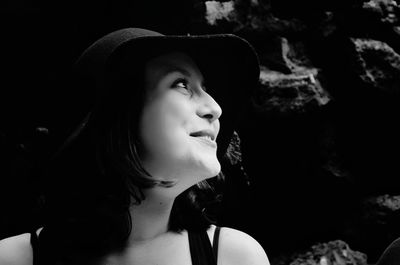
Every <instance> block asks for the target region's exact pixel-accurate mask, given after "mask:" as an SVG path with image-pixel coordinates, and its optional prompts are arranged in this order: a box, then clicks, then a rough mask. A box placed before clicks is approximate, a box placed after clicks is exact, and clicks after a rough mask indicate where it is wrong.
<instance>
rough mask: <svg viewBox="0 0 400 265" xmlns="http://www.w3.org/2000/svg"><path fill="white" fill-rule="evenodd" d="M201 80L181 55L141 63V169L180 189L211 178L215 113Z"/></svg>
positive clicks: (214, 171) (214, 157) (214, 158)
mask: <svg viewBox="0 0 400 265" xmlns="http://www.w3.org/2000/svg"><path fill="white" fill-rule="evenodd" d="M204 82H205V80H204V77H203V75H202V73H201V72H200V70H199V69H198V67H197V65H196V64H195V62H194V61H193V60H192V59H191V58H190V57H189V56H188V55H186V54H185V53H181V52H172V53H167V54H164V55H161V56H158V57H156V58H153V59H151V60H150V61H148V62H147V64H146V67H145V88H146V95H145V104H144V109H143V114H142V117H141V121H140V124H139V125H140V127H139V128H140V137H141V141H142V144H143V147H144V148H143V149H144V150H142V153H141V159H142V162H143V166H144V168H145V169H146V170H147V171H148V172H149V173H150V174H151V175H152V176H155V177H157V178H162V179H164V180H173V181H176V182H177V185H178V186H180V187H182V188H183V189H185V188H188V187H190V186H192V185H194V184H196V183H197V182H199V181H201V180H204V179H206V178H210V177H213V176H216V175H217V174H218V173H219V172H220V170H221V166H220V163H219V161H218V159H217V144H216V141H215V140H216V137H217V134H218V132H219V120H218V118H219V117H220V116H221V113H222V111H221V108H220V106H219V105H218V104H217V103H216V102H215V100H214V99H213V98H212V97H211V96H210V95H209V94H208V93H207V92H206V87H205V86H204Z"/></svg>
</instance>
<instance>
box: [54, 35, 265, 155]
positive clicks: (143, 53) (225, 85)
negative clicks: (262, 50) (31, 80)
mask: <svg viewBox="0 0 400 265" xmlns="http://www.w3.org/2000/svg"><path fill="white" fill-rule="evenodd" d="M172 51H184V52H186V53H188V54H189V55H190V56H191V57H193V58H194V61H195V62H196V64H197V65H198V66H199V69H200V70H201V71H202V73H203V75H204V76H205V78H206V82H207V84H209V85H208V87H207V91H208V93H210V94H211V96H212V97H213V98H214V99H215V100H216V102H217V103H218V104H219V105H220V106H221V108H222V115H221V117H220V123H221V129H220V132H219V135H218V137H217V143H218V156H219V158H220V159H221V158H222V157H223V155H224V154H225V152H226V149H227V147H228V145H229V142H230V139H231V137H232V134H233V130H234V127H235V124H236V122H237V121H238V118H239V117H240V114H241V112H242V111H243V107H244V104H245V103H246V102H248V100H249V98H250V95H251V94H252V91H253V90H254V88H255V87H256V85H257V82H258V79H259V72H260V70H259V62H258V57H257V54H256V52H255V51H254V48H253V47H252V46H251V45H250V44H249V43H248V42H247V41H246V40H244V39H243V38H240V37H238V36H236V35H232V34H212V35H189V34H188V35H163V34H160V33H158V32H154V31H150V30H146V29H140V28H125V29H120V30H117V31H114V32H112V33H109V34H107V35H105V36H103V37H102V38H100V39H99V40H97V41H96V42H94V43H93V44H92V45H91V46H89V47H88V48H87V49H86V50H85V51H84V52H83V53H82V55H81V56H80V57H79V59H78V60H77V62H76V65H75V68H76V69H75V70H76V72H77V73H78V74H79V76H80V77H82V76H83V77H84V78H85V79H86V80H90V82H92V83H93V84H92V85H93V86H94V87H95V89H96V94H97V101H96V102H97V104H99V103H100V104H102V103H104V102H105V101H107V100H108V98H109V95H110V93H111V94H112V93H116V92H115V91H107V90H109V88H107V86H104V84H105V80H106V78H107V76H108V75H109V73H110V69H111V68H112V67H114V66H115V65H116V64H118V63H119V62H120V61H121V60H124V58H127V57H128V56H125V55H127V54H129V58H133V60H134V62H130V63H131V64H134V63H135V61H136V60H135V58H138V60H137V62H138V63H142V62H143V58H151V57H152V56H154V55H157V54H161V53H162V52H172ZM139 57H140V58H142V59H139ZM96 111H97V110H96V107H94V108H93V109H92V110H91V111H90V113H89V115H87V117H86V118H85V119H84V120H83V121H82V122H81V123H80V125H79V126H78V128H77V130H76V131H75V132H74V133H73V134H72V135H71V136H70V137H69V138H68V139H67V141H66V142H65V144H64V145H63V148H62V149H64V147H66V146H69V145H70V144H71V143H72V142H74V139H75V138H77V136H79V135H80V134H82V131H84V130H85V128H88V127H90V126H92V125H91V123H92V121H91V120H92V119H93V118H92V117H93V116H94V115H96ZM100 119H101V118H100Z"/></svg>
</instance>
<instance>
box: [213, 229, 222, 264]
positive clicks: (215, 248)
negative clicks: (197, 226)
mask: <svg viewBox="0 0 400 265" xmlns="http://www.w3.org/2000/svg"><path fill="white" fill-rule="evenodd" d="M220 231H221V227H219V226H217V227H216V228H215V230H214V237H213V244H212V249H213V253H214V258H215V264H217V263H218V242H219V233H220Z"/></svg>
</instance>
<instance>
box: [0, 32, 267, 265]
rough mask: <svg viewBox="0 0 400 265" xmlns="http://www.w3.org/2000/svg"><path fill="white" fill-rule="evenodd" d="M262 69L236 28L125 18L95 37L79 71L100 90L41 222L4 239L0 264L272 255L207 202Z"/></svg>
mask: <svg viewBox="0 0 400 265" xmlns="http://www.w3.org/2000/svg"><path fill="white" fill-rule="evenodd" d="M258 76H259V68H258V60H257V56H256V54H255V52H254V50H253V49H252V47H251V46H250V45H249V43H248V42H246V41H245V40H243V39H241V38H239V37H237V36H234V35H229V34H219V35H200V36H189V35H188V36H165V35H162V34H160V33H157V32H154V31H149V30H145V29H137V28H128V29H122V30H118V31H115V32H112V33H110V34H108V35H106V36H104V37H102V38H101V39H99V40H98V41H96V42H95V43H94V44H93V45H91V46H90V47H89V48H88V49H87V50H86V51H85V52H84V53H83V54H82V56H81V57H80V58H79V59H78V61H77V64H76V67H75V71H74V75H73V79H72V80H73V82H72V84H73V87H74V88H78V90H77V91H80V92H79V93H82V95H83V94H86V95H92V96H94V95H95V97H94V98H96V100H95V101H94V103H93V105H92V106H91V108H90V111H89V114H88V115H87V116H86V117H85V118H84V119H83V122H82V123H81V124H79V126H78V128H77V129H76V131H74V132H73V133H72V135H71V137H69V139H67V141H66V143H65V144H64V145H63V147H62V148H61V150H60V152H58V153H57V154H56V156H55V159H54V160H53V161H51V163H50V166H49V167H47V168H46V170H45V171H44V173H43V175H45V176H46V178H45V183H46V185H45V186H46V193H45V194H46V208H45V210H46V213H47V214H46V218H45V222H44V224H43V227H41V228H39V229H38V230H36V231H34V232H32V233H26V234H22V235H17V236H14V237H11V238H7V239H4V240H3V241H1V242H0V264H1V265H11V264H13V265H14V264H18V265H25V264H27V265H28V264H29V265H32V264H33V265H37V264H101V265H112V264H118V265H125V264H126V265H128V264H135V265H144V264H145V265H150V264H165V265H168V264H171V265H183V264H185V265H187V264H193V265H196V264H199V265H200V264H203V265H206V264H210V265H211V264H227V265H229V264H240V265H244V264H254V265H258V264H260V265H265V264H269V261H268V258H267V256H266V254H265V252H264V250H263V248H262V247H261V246H260V244H259V243H258V242H257V241H256V240H255V239H253V238H252V237H251V236H249V235H247V234H246V233H244V232H241V231H238V230H235V229H232V228H227V227H217V226H215V225H214V224H212V221H211V220H210V215H209V213H208V212H207V209H208V206H209V205H210V204H212V203H213V202H214V201H215V198H213V197H212V196H210V195H213V190H212V185H211V184H210V183H212V182H216V181H218V179H219V178H220V174H219V173H220V171H221V165H220V161H219V160H220V159H223V154H224V153H225V151H226V148H227V146H228V144H229V140H230V137H231V135H232V133H233V128H234V125H235V121H236V120H237V118H238V115H239V114H240V112H241V110H242V106H243V103H244V102H246V100H248V99H249V95H250V94H251V92H252V89H253V88H254V87H255V86H256V84H257V81H258ZM71 104H73V103H71ZM222 113H223V114H222ZM217 175H218V176H219V177H218V176H217ZM215 176H217V177H216V178H215ZM228 177H229V176H228Z"/></svg>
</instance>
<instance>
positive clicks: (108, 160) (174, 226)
mask: <svg viewBox="0 0 400 265" xmlns="http://www.w3.org/2000/svg"><path fill="white" fill-rule="evenodd" d="M153 56H154V53H153ZM117 58H118V57H117ZM121 58H122V57H120V58H119V59H118V60H116V61H114V62H113V61H111V62H110V63H109V65H108V68H107V75H106V76H105V81H104V84H103V85H104V87H101V88H100V89H99V87H98V85H96V86H94V87H93V82H92V80H90V79H87V76H82V75H80V74H77V73H75V75H74V76H75V80H76V82H75V83H76V84H75V85H77V86H78V87H79V88H80V89H83V90H88V89H90V87H91V88H92V89H95V90H97V91H98V90H100V91H101V92H100V95H99V96H98V98H100V99H102V100H98V101H97V102H96V103H95V105H94V108H93V111H92V112H91V113H90V114H89V115H88V116H87V121H86V123H85V122H84V123H82V124H81V125H80V127H79V128H78V132H77V133H74V134H73V136H72V138H71V139H69V140H68V144H67V145H66V146H65V147H63V150H62V151H61V152H60V153H59V154H58V155H57V156H56V158H55V159H54V160H53V161H52V162H51V164H50V166H49V167H48V168H47V169H46V171H45V174H44V175H45V176H46V178H45V181H46V183H47V184H46V186H47V190H46V193H45V194H46V196H45V197H46V206H45V212H46V218H45V223H44V229H43V231H42V232H41V235H40V242H41V248H42V250H43V252H44V253H45V255H46V256H48V258H49V259H57V260H69V259H80V260H82V259H84V258H87V259H93V258H96V257H101V256H102V255H104V254H107V253H109V252H110V251H118V250H119V249H122V248H123V247H124V244H125V242H126V239H127V238H128V236H129V234H130V233H131V227H132V221H134V219H135V216H134V215H133V216H131V215H130V213H129V207H130V206H131V205H132V203H140V202H141V201H142V200H143V199H145V198H144V196H143V193H142V192H141V191H142V189H144V188H151V187H154V186H156V185H161V186H164V187H167V188H168V186H172V185H174V183H171V182H164V181H162V180H158V179H155V178H153V177H152V176H151V175H150V174H149V173H148V172H146V170H145V169H144V168H143V166H142V165H141V162H140V152H141V151H140V150H141V143H140V139H139V138H138V121H139V118H140V116H141V111H142V109H143V104H144V100H143V99H144V89H135V88H138V87H139V88H143V87H144V64H145V62H146V60H148V59H149V57H147V58H145V57H141V58H138V57H136V58H134V61H133V58H132V56H126V55H125V56H124V57H123V58H128V59H121ZM116 62H117V63H116ZM103 99H106V100H103ZM220 179H222V173H221V174H220V175H219V177H217V178H215V179H211V180H206V181H202V182H201V183H199V184H197V185H194V186H193V187H191V188H190V189H188V190H186V191H185V192H183V193H182V194H180V195H179V196H178V197H177V198H176V199H175V202H174V205H173V209H172V213H171V218H170V224H169V229H170V230H172V231H177V232H179V231H181V230H184V229H186V230H203V229H206V228H208V227H209V225H210V224H211V223H212V222H215V220H214V221H213V220H211V219H212V218H213V217H210V216H209V215H208V214H207V211H206V209H207V208H208V207H211V208H214V209H215V205H217V204H216V202H217V201H218V200H216V199H217V197H218V196H217V194H216V192H215V190H214V189H213V186H214V184H216V182H218V181H219V180H220ZM214 218H215V217H214ZM56 242H57V243H56Z"/></svg>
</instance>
